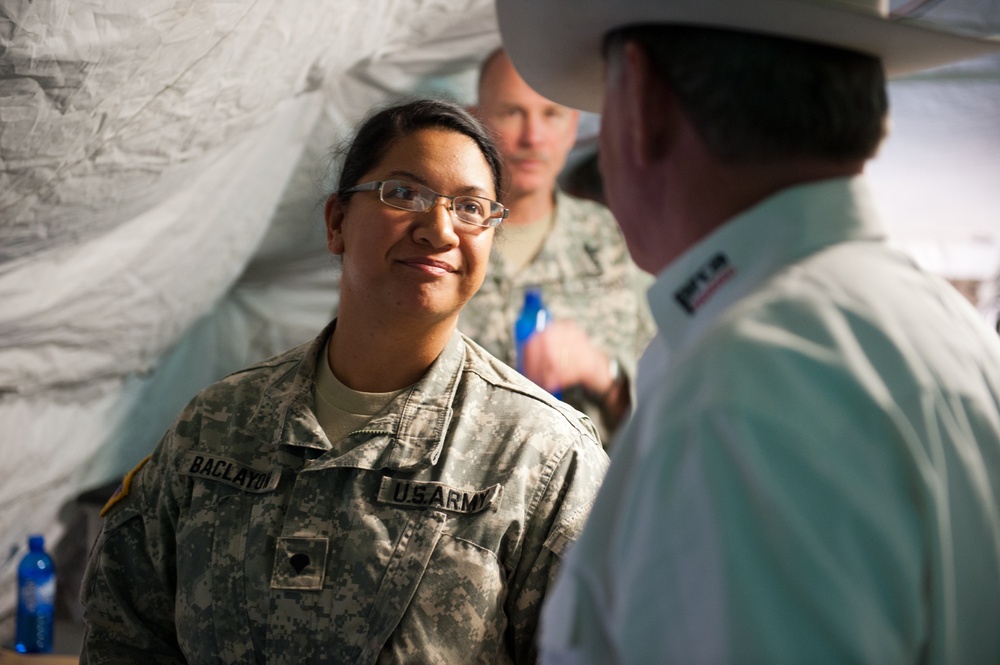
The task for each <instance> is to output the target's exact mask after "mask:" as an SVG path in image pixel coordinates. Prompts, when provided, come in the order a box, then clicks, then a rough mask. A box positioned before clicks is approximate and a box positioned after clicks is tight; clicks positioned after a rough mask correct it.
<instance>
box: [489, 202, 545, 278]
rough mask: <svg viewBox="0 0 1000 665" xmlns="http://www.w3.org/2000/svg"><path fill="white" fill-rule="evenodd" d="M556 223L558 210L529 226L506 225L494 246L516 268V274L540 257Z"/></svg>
mask: <svg viewBox="0 0 1000 665" xmlns="http://www.w3.org/2000/svg"><path fill="white" fill-rule="evenodd" d="M555 222H556V209H555V208H553V209H552V212H551V213H549V214H548V215H546V216H545V217H542V218H541V219H536V220H535V221H533V222H528V223H527V224H510V223H506V224H504V226H503V232H502V236H501V237H498V238H497V240H496V243H494V244H495V246H496V248H497V251H498V252H500V256H502V257H503V258H504V260H506V262H507V263H509V264H510V265H511V266H513V267H514V272H519V271H520V270H521V269H522V268H524V266H526V265H528V264H529V263H531V260H532V259H533V258H535V257H536V256H537V255H538V252H539V250H541V249H542V245H544V244H545V239H546V238H547V237H548V235H549V231H551V230H552V227H553V225H554V224H555Z"/></svg>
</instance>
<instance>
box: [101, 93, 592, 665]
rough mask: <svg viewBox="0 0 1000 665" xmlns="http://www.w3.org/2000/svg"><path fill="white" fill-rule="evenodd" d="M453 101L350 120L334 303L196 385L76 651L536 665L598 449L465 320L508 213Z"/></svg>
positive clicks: (113, 542) (333, 210)
mask: <svg viewBox="0 0 1000 665" xmlns="http://www.w3.org/2000/svg"><path fill="white" fill-rule="evenodd" d="M500 173H501V169H500V160H499V157H498V154H497V152H496V149H495V148H494V146H493V144H492V142H491V141H490V139H489V138H488V136H487V135H486V133H485V132H484V131H483V129H482V128H481V127H480V125H479V124H478V123H477V122H476V121H475V120H474V119H472V118H471V117H470V116H469V115H468V114H467V113H466V112H465V111H463V110H462V109H461V108H459V107H457V106H454V105H452V104H448V103H442V102H436V101H417V102H411V103H408V104H404V105H399V106H395V107H391V108H388V109H386V110H383V111H381V112H380V113H378V114H376V115H374V116H372V117H371V118H370V119H369V120H367V121H366V122H365V123H364V124H363V125H362V127H361V128H360V130H359V132H358V134H357V136H356V138H355V140H354V142H353V145H352V146H351V147H350V149H349V150H348V152H347V156H346V159H345V163H344V166H343V170H342V173H341V177H340V182H339V186H338V189H337V191H336V192H335V193H334V194H332V195H331V196H330V197H329V199H328V201H327V204H326V225H327V244H328V246H329V249H330V251H331V252H333V253H334V254H336V255H339V256H341V257H342V259H343V274H342V278H341V284H340V312H339V315H338V316H337V318H336V319H335V320H334V321H333V322H332V323H331V324H330V325H329V326H328V327H327V328H326V330H324V331H323V332H322V333H321V334H320V335H319V337H317V339H316V340H315V341H314V342H312V343H310V344H306V345H304V346H302V347H299V348H297V349H293V350H291V351H288V352H286V353H284V354H283V355H280V356H278V357H276V358H273V359H271V360H268V361H265V362H263V363H260V364H258V365H256V366H254V367H251V368H249V369H246V370H244V371H242V372H237V373H235V374H233V375H231V376H229V377H227V378H226V379H224V380H222V381H221V382H219V383H217V384H215V385H213V386H210V387H209V388H207V389H206V390H204V391H203V392H202V393H200V394H199V395H198V396H197V397H195V398H194V400H193V401H192V402H191V403H190V404H189V405H188V407H187V408H186V409H185V410H184V411H183V412H182V413H181V414H180V416H179V417H178V419H177V420H176V422H175V423H174V425H173V426H172V427H171V429H170V430H169V431H168V432H167V434H166V436H165V437H164V439H163V441H162V442H161V443H160V445H159V446H158V447H157V450H156V452H155V453H154V454H153V455H152V456H151V457H150V458H149V460H148V461H147V462H146V463H145V464H141V465H140V466H139V467H138V468H137V469H136V470H135V471H133V472H132V473H130V474H129V476H127V477H126V479H125V481H124V482H123V484H122V488H121V489H120V490H119V492H118V493H117V494H116V496H115V497H113V498H112V500H111V501H110V502H109V504H108V506H107V507H106V508H105V513H106V521H105V524H104V529H103V531H102V534H101V536H100V538H99V539H98V542H97V544H96V545H95V548H94V551H93V553H92V555H91V559H90V562H89V565H88V571H87V577H86V580H85V582H84V589H83V601H84V604H85V605H86V613H85V620H86V623H87V633H86V638H85V645H84V650H83V658H82V662H84V663H88V662H92V663H106V662H130V663H138V662H144V663H178V662H191V663H237V662H239V663H248V662H267V663H272V664H276V663H295V664H300V663H305V662H330V663H374V662H387V663H395V662H404V661H405V662H407V663H418V662H419V663H425V662H426V663H471V662H483V663H486V662H490V663H528V662H533V660H534V655H535V650H534V644H533V642H534V636H535V631H536V628H537V624H538V614H539V609H540V605H541V601H542V598H543V596H544V594H545V591H546V589H547V588H548V585H549V583H550V581H551V580H552V578H553V575H554V571H555V568H556V566H557V565H558V563H559V561H560V557H561V555H562V554H563V552H564V551H565V549H566V547H567V545H568V544H569V543H571V542H572V541H573V540H574V539H575V538H576V536H577V534H578V533H579V531H580V529H581V528H582V526H583V521H584V519H585V517H586V513H587V509H588V507H589V505H590V502H591V500H592V498H593V496H594V495H595V493H596V491H597V488H598V485H599V483H600V480H601V478H602V476H603V473H604V470H605V468H606V464H607V458H606V456H605V455H604V453H603V452H602V450H601V447H600V444H599V443H598V441H597V440H596V434H595V433H594V430H593V427H592V426H591V424H590V423H589V421H587V420H586V419H585V418H584V417H582V416H581V415H580V414H578V413H577V412H575V411H573V410H572V409H570V408H568V407H566V406H564V405H562V404H561V403H560V402H558V401H556V400H554V399H552V398H551V397H549V396H548V395H547V394H546V393H544V392H543V391H541V390H540V389H537V388H535V387H534V385H533V384H531V383H530V382H528V381H527V380H524V379H522V378H521V377H520V375H518V374H517V373H515V372H514V371H512V370H510V369H508V368H507V367H506V366H505V365H504V364H503V363H501V362H499V361H497V360H495V359H494V358H492V357H491V356H489V355H488V354H487V353H486V352H485V351H483V350H482V349H480V348H479V347H477V346H476V345H475V344H474V343H472V342H471V341H470V340H468V339H467V338H465V337H464V336H463V335H461V334H460V333H458V332H457V331H456V322H457V320H458V314H459V311H460V310H461V308H462V306H463V305H464V304H465V303H466V301H468V300H469V298H470V297H471V296H472V294H473V293H475V292H476V290H477V289H478V288H479V286H480V284H481V283H482V281H483V277H484V272H485V269H486V265H487V257H488V255H489V251H490V245H491V242H492V237H493V233H494V228H495V227H496V225H497V224H499V223H500V221H501V220H502V219H503V217H504V216H505V214H506V210H505V209H504V208H503V206H502V205H501V204H500V203H497V202H496V200H495V199H497V198H498V197H499V194H500V191H501V187H500V178H501V176H500Z"/></svg>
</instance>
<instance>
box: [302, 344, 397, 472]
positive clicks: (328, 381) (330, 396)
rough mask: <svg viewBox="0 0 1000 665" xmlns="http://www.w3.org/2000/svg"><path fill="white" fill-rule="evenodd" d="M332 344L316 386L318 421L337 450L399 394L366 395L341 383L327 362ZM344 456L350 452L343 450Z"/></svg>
mask: <svg viewBox="0 0 1000 665" xmlns="http://www.w3.org/2000/svg"><path fill="white" fill-rule="evenodd" d="M329 349H330V343H329V342H327V344H326V346H325V347H324V348H323V354H322V355H321V356H320V359H319V361H318V362H317V363H316V382H315V383H314V384H313V399H314V401H315V404H316V419H317V420H319V426H320V427H322V428H323V431H324V432H326V436H327V438H329V439H330V441H331V442H332V443H333V444H334V449H337V448H338V446H339V444H340V443H341V441H342V440H343V438H344V437H345V436H347V435H348V434H350V433H351V432H354V431H356V430H359V429H362V428H363V427H364V426H365V424H366V423H367V422H368V421H369V420H371V419H372V416H374V415H375V414H376V413H378V412H379V411H381V410H382V409H383V408H385V406H386V405H387V404H388V403H389V402H391V401H392V399H393V398H394V397H395V396H396V395H398V394H399V393H401V392H403V390H406V388H403V389H401V390H395V391H393V392H390V393H363V392H358V391H357V390H351V389H350V388H348V387H347V386H345V385H344V384H343V383H341V382H340V379H338V378H337V377H336V376H334V374H333V371H332V370H331V369H330V363H329V361H328V360H327V359H328V358H329V357H330V356H329ZM338 452H339V453H340V454H343V453H346V452H347V450H339V451H338Z"/></svg>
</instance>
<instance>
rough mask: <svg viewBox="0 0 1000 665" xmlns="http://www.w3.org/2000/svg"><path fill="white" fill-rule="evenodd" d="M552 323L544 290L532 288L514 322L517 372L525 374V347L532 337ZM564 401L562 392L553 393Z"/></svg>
mask: <svg viewBox="0 0 1000 665" xmlns="http://www.w3.org/2000/svg"><path fill="white" fill-rule="evenodd" d="M551 322H552V314H551V313H550V312H549V310H548V308H546V307H545V303H544V302H542V290H541V289H540V288H538V287H537V286H533V287H530V288H529V289H528V290H527V291H525V292H524V305H523V306H522V307H521V313H520V314H519V315H518V317H517V321H515V322H514V345H515V348H516V350H517V371H518V372H520V373H521V374H524V365H523V361H524V345H525V344H527V343H528V340H529V339H531V336H532V335H534V334H535V333H537V332H540V331H542V330H545V328H546V327H547V326H548V325H549V323H551ZM553 394H554V395H555V396H556V397H558V398H559V399H562V391H556V392H554V393H553Z"/></svg>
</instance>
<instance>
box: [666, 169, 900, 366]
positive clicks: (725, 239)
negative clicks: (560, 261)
mask: <svg viewBox="0 0 1000 665" xmlns="http://www.w3.org/2000/svg"><path fill="white" fill-rule="evenodd" d="M884 238H885V232H884V231H883V229H882V226H881V223H880V222H879V221H878V216H877V214H876V212H875V209H874V206H873V204H872V201H871V197H870V195H869V192H868V188H867V185H866V184H865V181H864V179H863V178H862V177H861V176H856V177H853V178H836V179H831V180H823V181H819V182H815V183H809V184H805V185H799V186H796V187H792V188H789V189H785V190H782V191H781V192H779V193H777V194H775V195H773V196H771V197H769V198H768V199H766V200H764V201H763V202H761V203H759V204H758V205H756V206H754V207H753V208H751V209H750V210H747V211H746V212H744V213H742V214H740V215H739V216H737V217H734V218H733V219H731V220H729V221H728V222H726V223H725V224H724V225H723V226H721V227H719V228H718V229H716V230H715V231H714V232H713V233H712V234H711V235H709V236H708V237H706V238H705V239H703V240H702V241H701V242H699V243H698V244H697V245H695V246H694V247H692V248H691V249H689V250H688V251H687V252H685V253H684V254H682V255H681V256H680V257H679V258H678V259H677V260H675V261H674V262H673V263H672V264H670V265H669V266H667V268H666V269H665V270H664V271H663V272H661V273H660V275H659V276H658V277H657V280H656V283H655V284H654V285H653V286H652V287H650V289H649V294H648V295H649V303H650V307H651V309H652V313H653V317H654V318H655V319H656V323H657V326H658V328H659V329H660V331H661V338H662V339H663V340H664V341H665V342H666V344H667V345H668V346H669V347H670V350H671V353H675V352H676V351H678V350H679V349H680V348H681V347H683V346H684V345H685V344H687V343H688V342H689V340H692V339H695V338H696V337H697V336H698V335H697V334H698V332H699V331H701V330H703V329H704V328H705V326H707V325H708V324H709V323H710V322H712V321H713V320H714V319H715V318H716V317H717V316H718V315H719V314H720V313H721V312H723V311H725V310H726V309H727V308H728V307H729V306H730V305H731V304H733V303H734V302H736V301H737V300H739V299H740V298H742V297H744V296H746V295H747V294H749V293H751V292H753V291H754V290H756V289H757V288H758V287H759V286H760V285H761V284H762V283H763V282H764V281H765V280H767V279H768V278H769V277H771V276H772V275H774V274H775V273H777V272H778V271H780V270H781V269H783V268H785V267H786V266H788V265H790V264H792V263H795V262H796V261H798V260H800V259H802V258H803V257H805V256H807V255H809V254H812V253H814V252H816V251H819V250H821V249H823V248H824V247H828V246H830V245H833V244H836V243H840V242H845V241H852V240H880V239H884Z"/></svg>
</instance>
